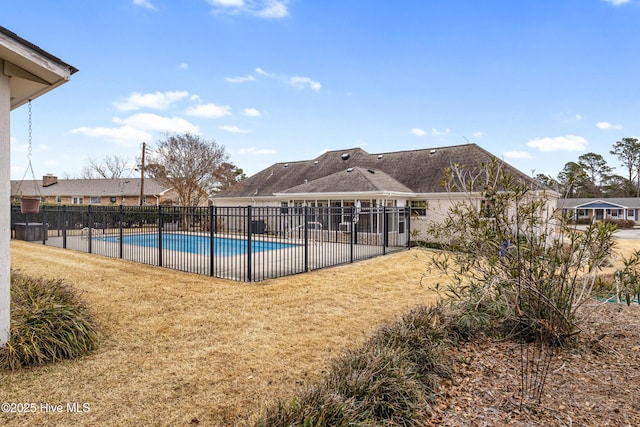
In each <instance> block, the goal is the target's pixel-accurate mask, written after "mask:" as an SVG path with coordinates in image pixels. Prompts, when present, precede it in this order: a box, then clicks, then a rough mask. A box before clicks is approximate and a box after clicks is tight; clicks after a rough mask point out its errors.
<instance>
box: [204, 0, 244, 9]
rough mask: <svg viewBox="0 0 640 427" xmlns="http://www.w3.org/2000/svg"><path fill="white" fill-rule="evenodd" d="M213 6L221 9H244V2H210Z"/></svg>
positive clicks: (226, 0)
mask: <svg viewBox="0 0 640 427" xmlns="http://www.w3.org/2000/svg"><path fill="white" fill-rule="evenodd" d="M209 3H210V4H211V5H212V6H221V7H242V6H244V1H243V0H209Z"/></svg>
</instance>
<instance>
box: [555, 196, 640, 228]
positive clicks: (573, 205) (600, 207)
mask: <svg viewBox="0 0 640 427" xmlns="http://www.w3.org/2000/svg"><path fill="white" fill-rule="evenodd" d="M558 207H559V208H561V209H563V210H564V211H565V212H570V213H571V214H572V215H573V216H574V217H575V218H576V219H577V220H588V221H603V220H605V219H629V220H633V221H635V222H639V221H640V198H638V197H614V198H610V199H595V198H591V199H560V200H558Z"/></svg>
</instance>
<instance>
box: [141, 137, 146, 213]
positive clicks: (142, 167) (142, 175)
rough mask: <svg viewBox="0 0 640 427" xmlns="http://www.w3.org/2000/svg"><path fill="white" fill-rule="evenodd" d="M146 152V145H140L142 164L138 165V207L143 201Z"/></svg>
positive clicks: (144, 143)
mask: <svg viewBox="0 0 640 427" xmlns="http://www.w3.org/2000/svg"><path fill="white" fill-rule="evenodd" d="M145 151H147V143H146V142H143V143H142V164H141V165H140V206H142V204H143V200H144V153H145Z"/></svg>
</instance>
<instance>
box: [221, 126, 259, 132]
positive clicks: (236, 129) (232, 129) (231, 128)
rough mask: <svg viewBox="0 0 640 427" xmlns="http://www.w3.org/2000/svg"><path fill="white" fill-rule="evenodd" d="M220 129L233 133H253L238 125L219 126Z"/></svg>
mask: <svg viewBox="0 0 640 427" xmlns="http://www.w3.org/2000/svg"><path fill="white" fill-rule="evenodd" d="M218 129H220V130H224V131H227V132H231V133H251V131H250V130H247V129H240V128H239V127H238V126H219V127H218Z"/></svg>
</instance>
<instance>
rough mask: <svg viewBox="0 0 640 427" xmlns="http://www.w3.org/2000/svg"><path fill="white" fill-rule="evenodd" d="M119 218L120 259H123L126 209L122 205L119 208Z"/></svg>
mask: <svg viewBox="0 0 640 427" xmlns="http://www.w3.org/2000/svg"><path fill="white" fill-rule="evenodd" d="M118 213H119V215H118V216H119V218H118V223H119V224H118V257H119V258H120V259H122V257H123V252H124V251H123V245H124V243H123V242H122V238H123V237H124V230H123V225H122V224H123V223H124V207H123V206H122V205H120V208H119V212H118Z"/></svg>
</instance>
